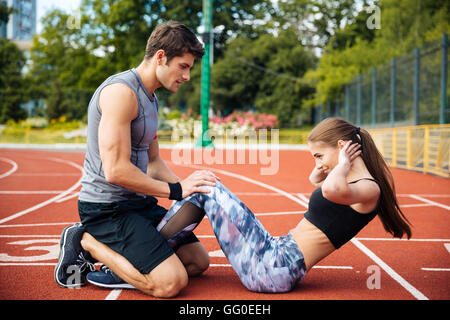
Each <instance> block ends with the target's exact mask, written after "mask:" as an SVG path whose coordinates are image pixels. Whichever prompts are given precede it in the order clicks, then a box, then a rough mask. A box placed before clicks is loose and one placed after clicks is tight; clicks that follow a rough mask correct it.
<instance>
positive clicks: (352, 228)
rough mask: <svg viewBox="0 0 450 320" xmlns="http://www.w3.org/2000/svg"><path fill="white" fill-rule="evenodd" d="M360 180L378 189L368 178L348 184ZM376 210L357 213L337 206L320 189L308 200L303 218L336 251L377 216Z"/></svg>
mask: <svg viewBox="0 0 450 320" xmlns="http://www.w3.org/2000/svg"><path fill="white" fill-rule="evenodd" d="M361 180H371V181H374V182H376V183H377V184H378V186H379V187H380V184H379V182H378V181H376V180H374V179H370V178H362V179H359V180H356V181H352V182H349V184H351V183H356V182H358V181H361ZM380 191H381V187H380ZM378 210H379V206H378V205H377V207H376V208H375V209H374V210H372V212H369V213H364V214H363V213H359V212H357V211H356V210H354V209H353V208H352V207H350V206H349V205H342V204H338V203H335V202H332V201H330V200H328V199H326V198H324V197H323V195H322V188H318V189H316V190H314V192H313V193H312V195H311V198H310V199H309V206H308V211H307V212H306V213H305V218H306V219H307V220H308V221H309V222H311V223H312V224H313V225H315V226H316V227H317V228H319V229H320V230H321V231H322V232H323V233H324V234H325V235H326V236H327V237H328V239H329V240H330V241H331V243H332V244H333V246H334V247H335V248H336V249H338V248H340V247H342V246H343V245H344V244H345V243H347V242H348V241H350V240H351V239H352V238H353V237H354V236H356V235H357V234H358V232H359V231H361V229H362V228H364V227H365V226H366V225H367V224H368V223H369V222H370V221H371V220H372V219H373V218H374V217H375V216H376V215H377V213H378Z"/></svg>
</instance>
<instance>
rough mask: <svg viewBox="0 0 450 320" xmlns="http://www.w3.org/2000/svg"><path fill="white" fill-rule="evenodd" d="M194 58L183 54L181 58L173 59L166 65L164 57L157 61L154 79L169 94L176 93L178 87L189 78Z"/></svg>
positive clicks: (188, 54)
mask: <svg viewBox="0 0 450 320" xmlns="http://www.w3.org/2000/svg"><path fill="white" fill-rule="evenodd" d="M194 59H195V58H194V56H193V55H192V54H190V53H185V54H184V55H183V56H181V57H174V58H172V60H170V62H169V63H168V64H167V57H166V56H165V55H164V56H163V57H161V58H160V61H158V65H157V68H156V79H157V80H158V82H159V83H160V84H161V85H162V86H163V87H164V88H166V89H167V90H169V91H170V92H173V93H176V92H177V91H178V88H179V87H180V85H181V84H182V83H183V82H185V81H189V79H190V78H191V75H190V73H191V68H192V66H193V65H194Z"/></svg>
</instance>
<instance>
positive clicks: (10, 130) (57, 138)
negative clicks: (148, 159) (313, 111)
mask: <svg viewBox="0 0 450 320" xmlns="http://www.w3.org/2000/svg"><path fill="white" fill-rule="evenodd" d="M82 126H83V124H82V123H75V122H69V123H62V122H58V123H52V124H49V125H47V126H45V127H41V128H35V127H32V126H30V125H27V124H26V123H19V124H16V123H8V124H7V125H5V126H2V128H3V129H1V128H0V143H16V144H55V143H86V137H83V136H75V137H72V138H66V137H64V134H66V133H68V132H71V131H74V130H77V129H79V128H80V127H82ZM311 128H312V126H311V127H310V126H306V127H302V128H286V129H280V131H279V136H278V139H279V143H280V144H305V143H306V137H307V135H308V133H309V131H310V130H311ZM158 138H159V140H160V142H162V143H175V142H172V141H171V140H170V138H171V131H167V130H164V131H163V130H161V131H158ZM270 138H271V137H270V131H269V136H268V139H269V141H270ZM269 141H268V142H269Z"/></svg>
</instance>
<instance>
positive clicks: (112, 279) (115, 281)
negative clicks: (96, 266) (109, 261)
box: [86, 265, 136, 289]
mask: <svg viewBox="0 0 450 320" xmlns="http://www.w3.org/2000/svg"><path fill="white" fill-rule="evenodd" d="M86 279H87V281H88V282H89V283H92V284H94V285H96V286H99V287H103V288H109V289H136V288H135V287H134V286H133V285H131V284H129V283H126V282H125V281H123V280H122V279H121V278H119V276H118V275H116V274H115V273H114V272H112V270H111V269H110V268H108V267H107V266H106V265H102V266H101V267H100V271H94V272H89V273H88V274H87V277H86Z"/></svg>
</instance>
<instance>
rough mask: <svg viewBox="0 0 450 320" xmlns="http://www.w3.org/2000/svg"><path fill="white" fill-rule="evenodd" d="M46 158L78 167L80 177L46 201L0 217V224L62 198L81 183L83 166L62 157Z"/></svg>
mask: <svg viewBox="0 0 450 320" xmlns="http://www.w3.org/2000/svg"><path fill="white" fill-rule="evenodd" d="M48 159H49V160H52V161H56V162H61V163H64V164H68V165H70V166H72V167H75V168H77V169H79V170H80V171H81V177H80V179H79V180H78V181H77V182H76V183H75V184H74V185H73V186H71V187H70V188H69V189H67V190H65V191H64V192H62V193H60V194H58V195H56V196H55V197H53V198H50V199H48V200H46V201H44V202H41V203H38V204H37V205H35V206H32V207H31V208H28V209H25V210H22V211H20V212H17V213H15V214H13V215H11V216H9V217H6V218H3V219H1V220H0V224H3V223H5V222H7V221H11V220H14V219H16V218H19V217H21V216H23V215H25V214H28V213H30V212H33V211H35V210H37V209H40V208H42V207H45V206H46V205H49V204H50V203H53V202H55V201H57V200H59V199H62V198H64V197H66V196H67V195H68V194H69V193H72V192H73V191H74V190H76V189H77V188H78V187H79V186H80V184H81V178H82V176H83V167H81V166H79V165H78V164H76V163H75V162H72V161H68V160H62V159H58V158H48Z"/></svg>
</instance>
